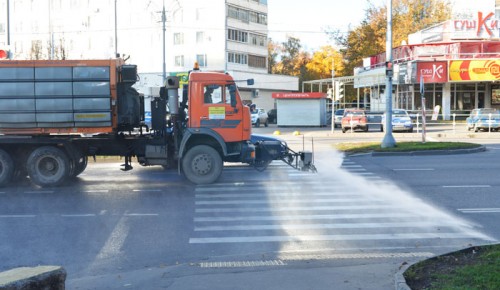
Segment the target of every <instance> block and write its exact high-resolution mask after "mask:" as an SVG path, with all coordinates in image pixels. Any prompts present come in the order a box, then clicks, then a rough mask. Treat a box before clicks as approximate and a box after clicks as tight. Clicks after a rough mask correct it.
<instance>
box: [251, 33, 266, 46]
mask: <svg viewBox="0 0 500 290" xmlns="http://www.w3.org/2000/svg"><path fill="white" fill-rule="evenodd" d="M250 43H251V44H252V45H255V46H263V47H265V46H266V37H265V36H263V35H258V34H252V33H250Z"/></svg>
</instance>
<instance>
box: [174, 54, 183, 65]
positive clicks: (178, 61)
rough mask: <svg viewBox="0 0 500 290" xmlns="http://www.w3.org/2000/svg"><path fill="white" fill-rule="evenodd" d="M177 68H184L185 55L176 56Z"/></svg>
mask: <svg viewBox="0 0 500 290" xmlns="http://www.w3.org/2000/svg"><path fill="white" fill-rule="evenodd" d="M175 66H184V56H183V55H177V56H175Z"/></svg>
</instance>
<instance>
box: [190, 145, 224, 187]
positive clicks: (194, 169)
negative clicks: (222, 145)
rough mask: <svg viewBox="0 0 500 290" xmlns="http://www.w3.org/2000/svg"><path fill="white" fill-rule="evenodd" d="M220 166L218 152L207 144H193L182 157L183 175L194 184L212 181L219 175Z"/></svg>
mask: <svg viewBox="0 0 500 290" xmlns="http://www.w3.org/2000/svg"><path fill="white" fill-rule="evenodd" d="M222 167H223V163H222V158H221V157H220V155H219V152H217V150H215V149H214V148H212V147H210V146H207V145H198V146H194V147H193V148H191V149H189V151H188V152H187V153H186V155H185V156H184V157H183V158H182V170H183V172H184V175H185V176H186V178H187V179H188V180H189V181H191V182H192V183H195V184H209V183H213V182H214V181H216V180H217V179H218V178H219V176H220V175H221V173H222Z"/></svg>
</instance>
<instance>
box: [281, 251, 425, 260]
mask: <svg viewBox="0 0 500 290" xmlns="http://www.w3.org/2000/svg"><path fill="white" fill-rule="evenodd" d="M434 256H435V254H433V253H430V252H412V253H359V254H317V255H315V254H296V255H290V254H284V255H279V258H280V259H281V260H285V261H304V260H340V259H377V258H398V259H399V258H419V257H427V258H430V257H434Z"/></svg>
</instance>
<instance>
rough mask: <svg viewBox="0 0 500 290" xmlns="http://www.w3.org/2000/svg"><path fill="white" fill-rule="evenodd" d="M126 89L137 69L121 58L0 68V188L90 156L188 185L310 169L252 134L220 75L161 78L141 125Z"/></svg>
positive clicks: (63, 175)
mask: <svg viewBox="0 0 500 290" xmlns="http://www.w3.org/2000/svg"><path fill="white" fill-rule="evenodd" d="M136 81H137V66H135V65H130V64H125V62H124V61H123V60H122V59H111V60H4V61H0V186H5V185H7V184H9V183H10V182H11V181H12V180H13V179H14V178H15V177H17V176H20V177H23V176H29V178H30V180H31V182H33V183H34V184H36V185H38V186H41V187H46V186H57V185H60V184H62V183H64V182H66V181H67V180H68V178H69V177H74V176H77V175H79V174H80V173H82V172H83V171H84V170H85V169H86V167H87V162H88V158H89V157H94V159H95V156H121V157H123V158H124V160H125V162H124V164H123V166H124V168H122V170H130V169H132V158H133V157H135V158H137V162H138V163H139V164H140V165H143V166H151V165H159V166H163V167H164V168H176V169H178V171H179V172H181V173H182V174H183V175H184V176H185V177H186V178H187V179H188V180H189V181H191V182H193V183H195V184H208V183H213V182H215V181H216V180H217V179H218V178H219V176H220V175H221V173H222V170H223V166H224V162H238V163H246V164H250V165H252V166H254V167H256V168H257V169H262V168H265V167H266V166H267V165H268V164H269V163H270V162H271V161H273V160H282V161H284V162H286V163H287V164H289V165H291V166H293V167H295V168H297V169H300V170H313V171H315V167H314V165H313V158H312V152H306V151H303V152H294V151H293V150H291V149H290V148H288V146H287V145H286V143H284V142H282V141H280V140H277V139H274V138H270V137H264V136H257V135H252V132H251V119H250V112H249V108H248V107H246V106H244V105H243V103H242V101H241V98H240V96H239V92H238V88H237V85H236V83H237V81H235V80H234V79H233V78H232V77H231V76H230V75H229V74H226V73H220V72H201V71H199V70H198V69H194V70H193V71H191V72H190V74H189V81H188V84H187V85H184V86H183V87H182V88H180V87H179V80H178V78H177V77H168V78H167V80H166V82H165V86H164V87H162V88H161V89H160V96H159V97H156V98H154V99H153V100H152V101H151V124H150V126H148V125H146V123H145V122H144V115H145V113H144V96H143V95H142V94H139V93H138V92H137V91H136V90H135V89H134V87H133V85H134V84H135V82H136ZM247 81H248V83H249V84H251V83H253V80H247ZM180 92H181V95H179V93H180Z"/></svg>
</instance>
